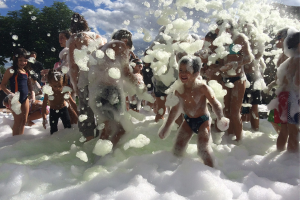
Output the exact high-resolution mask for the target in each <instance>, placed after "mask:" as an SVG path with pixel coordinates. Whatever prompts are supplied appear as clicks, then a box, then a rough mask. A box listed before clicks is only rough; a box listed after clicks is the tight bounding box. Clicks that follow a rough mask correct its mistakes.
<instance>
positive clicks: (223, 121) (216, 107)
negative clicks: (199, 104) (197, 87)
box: [201, 85, 229, 131]
mask: <svg viewBox="0 0 300 200" xmlns="http://www.w3.org/2000/svg"><path fill="white" fill-rule="evenodd" d="M201 92H202V93H203V94H204V95H205V96H206V98H207V99H208V101H209V103H210V104H211V106H212V109H213V111H214V113H215V114H216V115H217V121H218V122H217V126H218V128H219V129H220V130H221V131H225V130H227V129H228V127H229V119H228V118H226V117H224V115H223V110H222V105H221V103H220V102H219V101H218V100H217V99H216V96H215V93H214V91H213V90H212V89H211V88H210V87H209V86H207V85H203V87H202V89H201Z"/></svg>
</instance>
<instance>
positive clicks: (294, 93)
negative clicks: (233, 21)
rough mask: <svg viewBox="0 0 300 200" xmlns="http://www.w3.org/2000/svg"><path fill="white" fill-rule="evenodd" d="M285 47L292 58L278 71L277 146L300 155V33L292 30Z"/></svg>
mask: <svg viewBox="0 0 300 200" xmlns="http://www.w3.org/2000/svg"><path fill="white" fill-rule="evenodd" d="M284 47H285V48H284V53H285V54H286V55H287V56H288V57H290V58H289V59H288V60H286V61H285V62H284V63H282V64H281V65H280V67H279V68H278V69H277V78H278V79H277V84H278V88H277V90H276V94H277V97H276V98H277V99H278V102H279V105H278V111H279V117H280V120H281V130H280V134H279V135H278V138H277V143H276V144H277V150H279V151H282V150H284V149H285V145H286V143H287V150H288V151H289V152H295V153H299V116H300V104H299V103H300V98H299V91H300V88H299V86H300V71H299V67H300V64H299V63H300V56H299V55H300V32H295V31H294V30H293V29H292V28H290V29H289V30H288V36H287V38H286V39H285V40H284Z"/></svg>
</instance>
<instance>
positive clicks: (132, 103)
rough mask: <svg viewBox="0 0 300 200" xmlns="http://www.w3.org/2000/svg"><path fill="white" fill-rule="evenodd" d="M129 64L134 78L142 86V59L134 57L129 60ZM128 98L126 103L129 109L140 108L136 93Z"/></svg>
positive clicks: (135, 109)
mask: <svg viewBox="0 0 300 200" xmlns="http://www.w3.org/2000/svg"><path fill="white" fill-rule="evenodd" d="M130 64H131V67H132V69H133V76H135V77H136V79H137V80H138V83H137V84H138V85H139V86H142V87H143V86H144V81H143V76H142V74H141V71H142V69H143V61H142V60H141V59H139V58H135V59H133V60H131V63H130ZM128 100H129V105H128V107H129V109H132V110H134V111H136V112H139V110H140V108H141V100H140V99H138V98H137V96H136V95H134V96H128ZM127 110H128V109H127Z"/></svg>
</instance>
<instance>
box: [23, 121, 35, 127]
mask: <svg viewBox="0 0 300 200" xmlns="http://www.w3.org/2000/svg"><path fill="white" fill-rule="evenodd" d="M25 125H26V126H33V125H35V123H33V122H32V121H29V122H26V124H25Z"/></svg>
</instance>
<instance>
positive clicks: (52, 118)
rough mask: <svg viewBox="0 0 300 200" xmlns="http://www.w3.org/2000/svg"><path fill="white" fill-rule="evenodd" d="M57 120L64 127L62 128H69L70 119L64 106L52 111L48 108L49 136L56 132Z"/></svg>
mask: <svg viewBox="0 0 300 200" xmlns="http://www.w3.org/2000/svg"><path fill="white" fill-rule="evenodd" d="M57 111H58V112H57ZM59 118H60V119H61V121H62V123H63V125H64V128H71V119H70V115H69V111H68V108H67V106H65V107H63V108H61V109H59V110H54V109H51V108H50V115H49V123H50V133H51V135H52V134H53V133H54V132H57V131H58V129H57V123H58V119H59Z"/></svg>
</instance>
